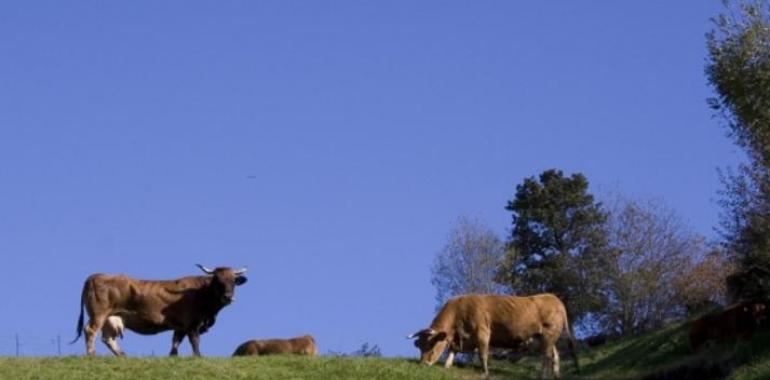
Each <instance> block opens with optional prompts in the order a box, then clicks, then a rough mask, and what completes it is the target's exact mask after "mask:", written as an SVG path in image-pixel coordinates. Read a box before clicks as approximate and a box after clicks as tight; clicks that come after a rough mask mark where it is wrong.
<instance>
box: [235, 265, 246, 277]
mask: <svg viewBox="0 0 770 380" xmlns="http://www.w3.org/2000/svg"><path fill="white" fill-rule="evenodd" d="M247 270H249V268H247V267H243V268H241V269H236V270H234V271H233V274H234V275H236V276H240V275H242V274H244V273H246V271H247Z"/></svg>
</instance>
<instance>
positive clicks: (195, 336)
mask: <svg viewBox="0 0 770 380" xmlns="http://www.w3.org/2000/svg"><path fill="white" fill-rule="evenodd" d="M187 339H188V340H189V341H190V345H191V346H192V350H193V355H194V356H201V350H200V342H201V336H200V334H199V333H198V332H197V331H191V332H189V333H187Z"/></svg>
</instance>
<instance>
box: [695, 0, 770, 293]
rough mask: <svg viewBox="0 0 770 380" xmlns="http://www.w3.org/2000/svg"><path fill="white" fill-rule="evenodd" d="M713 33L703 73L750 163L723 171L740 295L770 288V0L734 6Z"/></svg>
mask: <svg viewBox="0 0 770 380" xmlns="http://www.w3.org/2000/svg"><path fill="white" fill-rule="evenodd" d="M726 4H727V6H726V10H725V12H724V13H723V14H722V15H720V16H718V17H717V18H716V19H715V24H716V27H715V29H714V30H713V31H712V32H711V33H709V34H708V36H707V39H708V49H709V61H708V63H707V66H706V75H707V77H708V80H709V82H710V83H711V85H712V86H713V88H714V90H715V92H716V96H715V97H714V98H712V99H709V104H710V105H711V107H712V108H713V109H714V110H716V111H717V112H718V113H719V114H720V115H722V116H723V117H724V120H725V121H726V124H727V130H728V134H729V136H731V137H732V138H733V140H734V141H735V143H736V144H737V145H738V146H739V147H741V148H742V149H743V150H744V151H745V152H746V155H747V158H748V160H747V161H748V162H747V163H746V164H743V165H741V166H740V167H739V169H738V170H737V171H729V172H728V173H727V174H725V175H723V176H722V179H723V182H724V183H725V189H724V190H723V192H722V200H721V203H722V206H723V210H724V212H723V215H722V223H721V224H722V232H723V235H724V238H725V239H724V240H725V243H726V244H725V245H726V247H727V248H728V250H729V251H730V252H731V253H732V254H733V255H734V257H735V258H736V259H737V261H738V263H739V266H740V268H741V272H740V273H737V274H736V275H735V276H734V277H733V278H731V281H730V284H731V285H732V286H733V289H732V292H733V293H734V294H735V295H736V297H739V298H742V297H753V296H759V295H768V294H770V17H768V12H769V11H770V2H768V1H753V2H751V3H741V4H738V5H733V4H730V3H726Z"/></svg>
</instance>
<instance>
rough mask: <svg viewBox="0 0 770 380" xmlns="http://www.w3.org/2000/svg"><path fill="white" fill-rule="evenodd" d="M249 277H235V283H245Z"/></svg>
mask: <svg viewBox="0 0 770 380" xmlns="http://www.w3.org/2000/svg"><path fill="white" fill-rule="evenodd" d="M248 280H249V279H248V278H246V276H238V277H236V278H235V285H243V284H245V283H246V281H248Z"/></svg>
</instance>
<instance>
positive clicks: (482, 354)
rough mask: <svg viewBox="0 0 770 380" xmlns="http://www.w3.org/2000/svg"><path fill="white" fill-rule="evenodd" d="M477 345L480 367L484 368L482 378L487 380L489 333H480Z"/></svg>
mask: <svg viewBox="0 0 770 380" xmlns="http://www.w3.org/2000/svg"><path fill="white" fill-rule="evenodd" d="M478 343H479V359H480V360H481V366H482V367H483V368H484V377H485V378H489V366H488V359H489V332H487V333H482V334H480V336H479V337H478Z"/></svg>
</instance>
